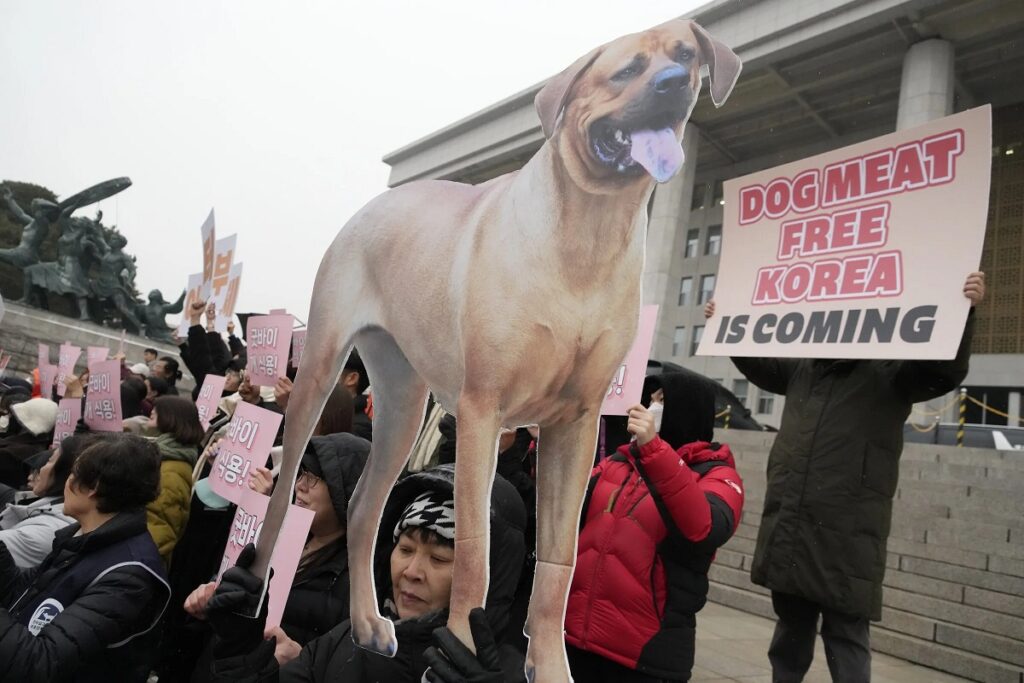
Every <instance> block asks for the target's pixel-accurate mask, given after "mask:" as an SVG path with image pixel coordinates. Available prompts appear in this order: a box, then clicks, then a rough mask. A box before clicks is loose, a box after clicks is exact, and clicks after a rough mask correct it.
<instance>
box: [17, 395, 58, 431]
mask: <svg viewBox="0 0 1024 683" xmlns="http://www.w3.org/2000/svg"><path fill="white" fill-rule="evenodd" d="M11 413H12V414H13V415H14V417H15V418H16V419H17V420H18V422H20V423H21V426H23V427H24V428H25V429H27V430H28V431H30V432H32V434H33V435H34V436H41V435H43V434H47V433H49V432H52V431H53V427H54V425H55V424H57V404H56V403H54V402H53V401H51V400H49V399H45V398H33V399H31V400H28V401H25V402H24V403H16V404H14V405H13V406H11Z"/></svg>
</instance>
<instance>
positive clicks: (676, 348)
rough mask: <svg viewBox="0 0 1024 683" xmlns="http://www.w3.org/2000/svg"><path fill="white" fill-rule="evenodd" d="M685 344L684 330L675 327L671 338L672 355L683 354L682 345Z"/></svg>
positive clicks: (683, 328)
mask: <svg viewBox="0 0 1024 683" xmlns="http://www.w3.org/2000/svg"><path fill="white" fill-rule="evenodd" d="M685 343H686V328H685V327H677V328H676V332H675V334H674V335H673V336H672V355H673V356H678V355H680V354H681V353H682V352H683V344H685Z"/></svg>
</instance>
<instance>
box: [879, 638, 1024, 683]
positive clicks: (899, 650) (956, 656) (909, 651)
mask: <svg viewBox="0 0 1024 683" xmlns="http://www.w3.org/2000/svg"><path fill="white" fill-rule="evenodd" d="M871 648H872V649H873V650H877V651H878V652H884V653H885V654H888V655H892V656H894V657H899V658H900V659H906V660H909V661H911V662H914V663H916V664H923V665H924V666H928V667H931V668H933V669H938V670H939V671H945V672H948V673H951V674H955V675H957V676H962V677H963V678H967V679H970V680H972V681H980V682H981V683H1022V682H1024V669H1022V668H1021V667H1019V666H1016V665H1014V664H1007V663H1005V662H1000V661H997V660H994V659H992V658H990V657H985V656H982V655H976V654H971V653H969V652H965V651H963V650H960V649H957V648H954V647H949V646H947V645H943V644H941V643H936V642H933V641H928V640H924V639H922V638H916V637H914V636H911V635H907V634H905V633H898V632H896V631H891V630H889V629H887V628H882V627H877V626H876V627H873V628H872V629H871Z"/></svg>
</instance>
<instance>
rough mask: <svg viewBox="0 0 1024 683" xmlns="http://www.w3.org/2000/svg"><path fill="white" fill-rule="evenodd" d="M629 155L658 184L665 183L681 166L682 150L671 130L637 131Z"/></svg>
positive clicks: (632, 135)
mask: <svg viewBox="0 0 1024 683" xmlns="http://www.w3.org/2000/svg"><path fill="white" fill-rule="evenodd" d="M630 137H631V138H632V140H633V145H632V148H631V149H630V151H629V153H630V156H632V157H633V160H634V161H636V162H637V163H638V164H640V165H641V166H643V167H644V168H646V169H647V172H648V173H650V174H651V176H652V177H653V178H654V179H655V180H657V181H658V182H659V183H663V182H665V181H667V180H668V179H669V178H671V177H672V176H674V175H675V174H676V172H677V171H678V170H679V169H680V168H682V166H683V148H682V146H681V145H680V144H679V141H678V140H676V134H675V133H674V132H672V129H671V128H662V129H661V130H638V131H634V132H633V133H632V134H631V136H630Z"/></svg>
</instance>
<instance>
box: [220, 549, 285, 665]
mask: <svg viewBox="0 0 1024 683" xmlns="http://www.w3.org/2000/svg"><path fill="white" fill-rule="evenodd" d="M255 559H256V546H255V545H253V544H252V543H250V544H249V545H247V546H245V548H243V549H242V552H241V553H239V554H238V561H237V562H236V563H235V566H234V567H232V568H231V569H229V570H227V571H226V572H224V574H223V576H221V577H220V585H219V586H217V589H216V590H215V591H214V593H213V597H211V598H210V600H209V602H207V603H206V620H207V621H208V622H210V626H212V627H213V631H214V633H216V634H217V637H218V642H217V643H216V645H215V646H214V650H215V653H214V654H215V656H217V657H231V656H236V655H242V654H246V653H248V652H251V651H252V650H254V649H256V647H257V646H258V645H259V644H260V643H261V642H263V632H264V631H265V630H266V628H267V603H269V602H270V599H269V598H270V596H269V595H268V596H267V599H265V600H264V601H263V607H262V608H261V609H260V612H259V614H258V615H256V616H255V617H254V616H252V615H253V613H254V612H255V611H256V605H258V604H259V602H260V593H261V592H262V590H263V580H262V579H260V578H258V577H256V576H254V575H253V574H252V573H251V572H250V571H249V567H250V566H252V563H253V561H254V560H255Z"/></svg>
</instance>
